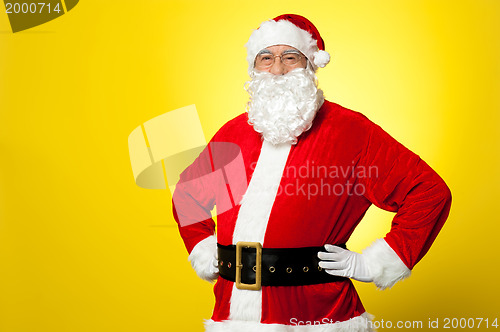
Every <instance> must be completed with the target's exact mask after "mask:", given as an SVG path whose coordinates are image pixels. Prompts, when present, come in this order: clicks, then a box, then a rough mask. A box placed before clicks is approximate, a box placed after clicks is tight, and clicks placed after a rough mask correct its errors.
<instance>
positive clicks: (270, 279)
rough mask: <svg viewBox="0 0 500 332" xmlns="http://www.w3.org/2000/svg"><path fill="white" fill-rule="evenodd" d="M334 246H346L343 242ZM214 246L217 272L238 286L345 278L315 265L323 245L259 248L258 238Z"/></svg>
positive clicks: (330, 280)
mask: <svg viewBox="0 0 500 332" xmlns="http://www.w3.org/2000/svg"><path fill="white" fill-rule="evenodd" d="M338 246H339V247H342V248H344V249H345V248H346V246H345V244H339V245H338ZM217 247H218V254H219V256H218V257H219V275H220V276H221V277H222V278H224V279H227V280H229V281H233V282H235V283H236V287H237V288H239V289H253V290H259V289H260V288H261V285H262V286H301V285H314V284H323V283H329V282H336V281H342V280H346V278H343V277H337V276H332V275H330V274H328V273H326V272H325V271H324V270H323V269H322V268H321V267H319V266H318V263H319V262H320V259H319V258H318V252H319V251H325V249H324V247H305V248H262V245H261V244H260V243H258V242H238V243H237V245H230V246H223V245H221V244H217ZM237 252H239V254H238V256H239V262H237V260H236V258H237V257H236V256H237ZM258 257H260V259H258ZM259 261H260V263H259ZM259 265H260V267H259ZM259 270H260V278H259V273H258V272H259ZM259 279H260V280H259Z"/></svg>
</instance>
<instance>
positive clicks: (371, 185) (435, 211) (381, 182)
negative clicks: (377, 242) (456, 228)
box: [360, 123, 451, 269]
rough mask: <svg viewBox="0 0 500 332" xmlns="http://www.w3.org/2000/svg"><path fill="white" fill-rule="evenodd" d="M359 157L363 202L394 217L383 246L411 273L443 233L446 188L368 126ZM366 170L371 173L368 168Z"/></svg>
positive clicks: (448, 202) (408, 153) (401, 148)
mask: <svg viewBox="0 0 500 332" xmlns="http://www.w3.org/2000/svg"><path fill="white" fill-rule="evenodd" d="M368 130H369V131H370V134H369V139H368V145H367V147H366V151H365V153H364V155H363V156H362V157H361V165H362V166H363V167H365V169H366V170H369V171H366V172H365V176H364V177H360V181H361V183H363V184H364V185H365V195H364V196H365V197H366V198H367V199H368V200H370V201H371V202H372V203H373V204H375V205H376V206H378V207H379V208H381V209H384V210H387V211H392V212H396V215H395V216H394V219H393V220H392V226H391V230H390V232H389V233H387V235H386V236H385V241H386V242H387V244H389V246H390V247H391V248H392V249H393V250H394V251H395V252H396V253H397V254H398V256H399V257H400V258H401V260H402V261H403V262H404V263H405V265H406V266H407V267H408V268H409V269H412V268H413V267H414V266H415V264H417V263H418V261H420V259H422V257H423V256H424V255H425V254H426V253H427V251H428V250H429V248H430V246H431V245H432V243H433V242H434V240H435V238H436V236H437V234H438V233H439V231H440V229H441V228H442V226H443V224H444V222H445V220H446V218H447V217H448V213H449V210H450V205H451V193H450V190H449V189H448V186H447V185H446V184H445V182H444V181H443V180H442V179H441V177H439V175H438V174H437V173H436V172H435V171H434V170H433V169H432V168H430V167H429V165H427V164H426V163H425V162H424V161H423V160H422V159H420V157H419V156H418V155H416V154H414V153H413V152H411V151H410V150H408V149H407V148H405V147H404V146H403V145H402V144H400V143H399V142H397V141H396V140H395V139H394V138H392V137H391V136H390V135H388V134H387V133H386V132H385V131H383V130H382V129H381V128H380V127H379V126H377V125H375V124H373V123H370V126H369V128H368ZM370 167H371V168H370Z"/></svg>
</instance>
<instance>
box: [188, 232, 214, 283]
mask: <svg viewBox="0 0 500 332" xmlns="http://www.w3.org/2000/svg"><path fill="white" fill-rule="evenodd" d="M216 257H217V237H216V236H215V235H210V236H209V237H207V238H206V239H204V240H201V241H200V242H198V243H197V244H196V245H195V246H194V248H193V250H192V251H191V254H189V257H188V260H189V261H190V262H191V266H192V267H193V269H194V270H195V271H196V274H197V275H198V277H200V278H201V279H203V280H207V281H214V280H215V279H217V276H218V275H219V274H218V273H217V272H215V271H216V270H217V268H216V267H215V266H214V260H216Z"/></svg>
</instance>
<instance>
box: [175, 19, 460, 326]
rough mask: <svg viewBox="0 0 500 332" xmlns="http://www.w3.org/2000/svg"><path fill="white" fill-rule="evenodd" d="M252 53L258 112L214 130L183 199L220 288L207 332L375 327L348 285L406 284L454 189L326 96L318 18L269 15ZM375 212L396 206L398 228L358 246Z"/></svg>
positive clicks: (188, 234)
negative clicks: (319, 79)
mask: <svg viewBox="0 0 500 332" xmlns="http://www.w3.org/2000/svg"><path fill="white" fill-rule="evenodd" d="M246 47H247V50H248V57H247V60H248V64H249V73H250V77H251V80H250V81H249V82H248V84H247V90H248V92H249V94H250V100H249V102H248V105H247V112H246V113H244V114H242V115H240V116H238V117H236V118H234V119H233V120H231V121H229V122H228V123H226V124H225V125H224V126H223V127H222V128H221V129H220V130H219V131H218V132H217V133H216V134H215V136H214V137H213V138H212V140H211V142H210V144H209V145H208V147H207V148H206V149H205V151H203V152H202V153H201V154H200V156H199V157H198V158H197V159H196V161H195V162H194V163H193V164H192V165H191V166H190V167H188V168H187V169H186V170H185V171H184V172H183V173H182V174H181V177H180V181H179V183H178V185H177V188H176V191H175V193H174V197H173V202H174V204H173V206H174V217H175V219H176V221H177V222H178V223H179V231H180V234H181V236H182V238H183V240H184V243H185V245H186V248H187V250H188V252H189V260H190V261H191V263H192V266H193V268H194V269H195V270H196V272H197V274H198V275H199V276H200V277H201V278H203V279H206V280H216V284H215V286H214V293H215V298H216V304H215V308H214V311H213V315H212V318H211V319H210V320H209V321H207V322H206V324H205V327H206V330H207V331H370V324H369V323H367V319H368V318H367V317H368V314H367V313H366V312H365V309H364V307H363V305H362V304H361V301H360V299H359V297H358V294H357V293H356V290H355V289H354V286H353V284H352V282H351V279H354V280H358V281H362V282H373V283H375V285H376V286H377V287H379V288H381V289H384V288H387V287H391V286H392V285H394V284H395V283H396V282H398V281H400V280H402V279H404V278H406V277H408V276H409V275H410V271H411V269H412V268H413V267H414V266H415V264H416V263H417V262H418V261H419V260H420V259H421V258H422V257H423V256H424V255H425V254H426V252H427V251H428V250H429V248H430V246H431V244H432V242H433V241H434V239H435V238H436V236H437V234H438V232H439V230H440V229H441V227H442V226H443V223H444V222H445V220H446V218H447V216H448V212H449V209H450V204H451V194H450V191H449V189H448V187H447V186H446V184H445V183H444V181H443V180H442V179H441V178H440V177H439V176H438V175H437V174H436V172H434V171H433V170H432V169H431V168H430V167H429V166H428V165H427V164H426V163H425V162H424V161H423V160H421V159H420V158H419V157H418V156H417V155H416V154H414V153H413V152H411V151H410V150H408V149H407V148H405V147H404V146H403V145H401V144H400V143H398V142H397V141H396V140H394V139H393V138H392V137H391V136H389V135H388V134H387V133H386V132H384V131H383V130H382V129H381V128H380V127H379V126H377V125H376V124H374V123H372V122H371V121H370V120H368V119H367V118H366V117H365V116H363V115H362V114H360V113H357V112H354V111H351V110H348V109H346V108H344V107H342V106H340V105H337V104H335V103H332V102H329V101H327V100H325V99H324V97H323V93H322V91H321V90H320V89H318V87H317V83H316V76H315V71H316V70H317V69H318V67H324V66H325V65H326V64H327V63H328V62H329V59H330V56H329V54H328V53H327V52H325V47H324V42H323V40H322V38H321V36H320V34H319V32H318V30H317V29H316V28H315V27H314V25H313V24H312V23H311V22H309V21H308V20H307V19H305V18H304V17H302V16H298V15H281V16H279V17H276V18H274V19H273V20H269V21H266V22H264V23H262V24H261V26H260V27H259V28H258V29H257V30H255V31H254V32H253V33H252V35H251V36H250V39H249V41H248V43H247V44H246ZM238 165H239V166H238ZM242 174H243V175H242ZM238 177H240V178H239V179H238ZM241 177H243V179H241ZM216 179H219V180H220V179H223V181H222V185H221V181H219V180H216ZM238 181H239V182H238ZM234 183H243V184H244V186H243V187H242V186H241V185H240V186H238V185H234ZM371 204H375V205H376V206H378V207H380V208H382V209H385V210H388V211H393V212H396V215H395V216H394V219H393V221H392V227H391V230H390V232H389V233H387V235H386V236H385V237H384V238H383V239H378V240H375V239H374V240H375V241H374V243H373V244H372V245H371V246H369V247H368V248H366V249H365V250H363V252H362V253H356V252H353V251H350V250H348V249H346V247H345V243H346V242H347V240H348V239H349V237H350V235H351V234H352V232H353V231H354V229H355V228H356V225H357V224H358V223H359V222H360V220H361V219H362V217H363V215H364V214H365V212H366V211H367V209H368V208H369V206H370V205H371ZM215 205H217V211H218V214H217V232H216V229H215V222H214V221H213V219H212V218H211V217H210V211H211V210H212V209H213V208H214V206H215Z"/></svg>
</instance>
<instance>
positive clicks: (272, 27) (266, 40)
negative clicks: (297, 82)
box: [245, 20, 330, 72]
mask: <svg viewBox="0 0 500 332" xmlns="http://www.w3.org/2000/svg"><path fill="white" fill-rule="evenodd" d="M274 45H289V46H292V47H294V48H296V49H298V50H299V51H301V52H302V53H303V54H304V55H305V56H306V57H307V58H308V59H309V61H310V62H311V64H312V65H313V67H314V69H316V67H317V66H320V67H324V66H325V65H326V64H327V63H328V61H329V59H330V55H329V54H328V53H327V52H325V51H318V44H317V41H316V40H315V39H313V37H312V35H311V34H310V33H309V32H307V31H306V30H302V29H300V28H299V27H298V26H296V25H295V24H293V23H292V22H290V21H287V20H280V21H278V22H276V21H274V20H269V21H265V22H264V23H262V24H261V25H260V27H259V29H257V30H255V31H254V32H253V33H252V35H251V36H250V38H249V39H248V42H247V43H246V45H245V47H246V48H247V61H248V66H249V67H248V71H249V72H251V71H252V69H253V66H254V61H255V57H256V56H257V54H258V53H259V52H260V51H261V50H263V49H265V48H266V47H269V46H274ZM316 56H318V57H319V60H318V61H316V59H315V57H316ZM326 56H328V60H326V61H325V59H326ZM316 62H318V63H319V64H316ZM320 64H323V66H321V65H320Z"/></svg>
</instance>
